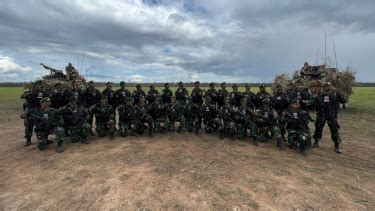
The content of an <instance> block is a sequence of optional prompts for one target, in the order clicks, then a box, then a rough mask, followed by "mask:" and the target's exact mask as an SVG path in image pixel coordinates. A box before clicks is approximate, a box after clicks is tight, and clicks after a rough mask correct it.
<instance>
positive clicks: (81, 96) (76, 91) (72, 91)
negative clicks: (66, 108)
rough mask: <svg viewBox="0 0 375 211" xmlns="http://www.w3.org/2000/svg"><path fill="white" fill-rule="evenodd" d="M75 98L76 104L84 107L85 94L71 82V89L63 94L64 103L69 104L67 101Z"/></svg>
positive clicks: (76, 84) (75, 83)
mask: <svg viewBox="0 0 375 211" xmlns="http://www.w3.org/2000/svg"><path fill="white" fill-rule="evenodd" d="M72 96H75V97H76V98H77V103H78V104H80V105H83V106H84V105H85V93H84V91H82V89H80V88H79V86H78V83H77V82H74V81H73V82H72V89H70V90H69V89H67V90H65V92H64V98H65V102H69V99H70V98H71V97H72Z"/></svg>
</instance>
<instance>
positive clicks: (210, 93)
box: [203, 83, 217, 104]
mask: <svg viewBox="0 0 375 211" xmlns="http://www.w3.org/2000/svg"><path fill="white" fill-rule="evenodd" d="M203 97H204V98H205V99H207V97H209V98H210V100H211V101H212V103H213V104H215V103H216V102H217V91H216V89H215V84H214V83H210V88H209V89H208V90H207V91H206V92H205V93H204V96H203Z"/></svg>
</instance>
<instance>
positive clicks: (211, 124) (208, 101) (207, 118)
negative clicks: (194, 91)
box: [201, 96, 219, 133]
mask: <svg viewBox="0 0 375 211" xmlns="http://www.w3.org/2000/svg"><path fill="white" fill-rule="evenodd" d="M201 113H202V117H203V124H204V129H205V131H206V133H211V132H213V131H216V130H217V129H218V126H219V125H218V118H217V116H218V113H217V109H216V105H215V103H214V101H213V100H212V98H211V97H210V96H206V98H205V103H204V105H203V106H202V111H201Z"/></svg>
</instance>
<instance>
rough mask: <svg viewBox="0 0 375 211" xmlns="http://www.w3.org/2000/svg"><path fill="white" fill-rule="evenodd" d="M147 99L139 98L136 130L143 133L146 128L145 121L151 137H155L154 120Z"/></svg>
mask: <svg viewBox="0 0 375 211" xmlns="http://www.w3.org/2000/svg"><path fill="white" fill-rule="evenodd" d="M144 101H145V99H144V98H143V97H141V98H140V99H139V102H138V104H137V105H136V106H135V112H136V117H135V120H136V124H135V126H134V127H135V128H134V130H136V131H137V132H138V134H142V133H143V131H144V128H145V123H147V127H148V135H149V137H153V130H154V125H153V120H152V117H151V115H150V114H149V113H148V111H149V108H148V106H147V105H146V104H145V102H144Z"/></svg>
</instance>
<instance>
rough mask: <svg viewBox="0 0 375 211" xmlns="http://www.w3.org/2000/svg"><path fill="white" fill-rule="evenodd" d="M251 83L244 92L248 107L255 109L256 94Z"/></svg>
mask: <svg viewBox="0 0 375 211" xmlns="http://www.w3.org/2000/svg"><path fill="white" fill-rule="evenodd" d="M250 88H251V86H250V84H246V85H245V91H244V92H243V93H242V96H243V98H244V99H246V105H247V107H249V108H251V109H254V108H255V101H256V98H255V94H254V93H253V92H252V91H251V90H250Z"/></svg>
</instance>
